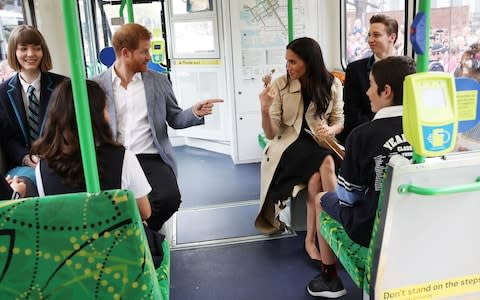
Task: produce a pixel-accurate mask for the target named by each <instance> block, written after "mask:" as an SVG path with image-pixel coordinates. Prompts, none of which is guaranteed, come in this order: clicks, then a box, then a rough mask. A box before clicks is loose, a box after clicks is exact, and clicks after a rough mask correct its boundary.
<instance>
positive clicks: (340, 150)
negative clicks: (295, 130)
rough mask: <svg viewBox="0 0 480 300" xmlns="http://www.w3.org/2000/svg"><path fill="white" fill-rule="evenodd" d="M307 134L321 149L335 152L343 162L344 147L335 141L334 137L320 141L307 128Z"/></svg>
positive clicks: (327, 137)
mask: <svg viewBox="0 0 480 300" xmlns="http://www.w3.org/2000/svg"><path fill="white" fill-rule="evenodd" d="M305 132H306V133H308V134H309V135H311V136H312V137H313V139H314V140H315V141H316V142H317V144H318V145H319V146H320V147H322V148H325V149H329V150H331V151H333V153H335V155H336V156H337V157H338V158H339V159H341V160H343V159H344V158H345V148H344V147H343V146H342V145H340V144H339V143H338V142H337V141H336V140H335V138H332V137H330V136H328V135H327V136H326V137H325V138H323V139H322V140H320V139H319V138H318V137H317V136H316V135H315V134H314V133H313V132H312V131H310V130H309V129H307V128H305Z"/></svg>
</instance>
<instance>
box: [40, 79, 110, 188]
mask: <svg viewBox="0 0 480 300" xmlns="http://www.w3.org/2000/svg"><path fill="white" fill-rule="evenodd" d="M86 85H87V93H88V103H89V106H90V118H91V125H92V132H93V138H94V141H95V146H100V145H105V144H115V142H114V141H113V138H112V131H111V129H110V125H109V123H108V120H107V117H106V116H107V114H106V96H105V92H104V91H103V89H102V88H101V87H100V86H99V85H98V83H96V82H94V81H91V80H87V82H86ZM31 153H32V154H38V155H39V156H40V157H41V158H42V159H47V160H48V163H49V166H50V167H51V168H52V169H54V170H55V171H56V172H58V173H59V175H61V176H62V177H64V178H65V179H66V182H68V183H71V184H72V183H75V184H72V185H77V184H79V183H82V182H83V169H82V163H81V153H80V142H79V138H78V127H77V118H76V115H75V105H74V100H73V92H72V82H71V81H70V80H69V79H67V80H65V81H63V82H62V83H60V84H59V85H58V86H57V87H56V88H55V90H54V91H53V94H52V97H51V99H50V104H49V108H48V112H47V121H46V123H45V129H44V134H43V136H42V137H40V138H39V139H38V140H37V141H35V143H34V144H33V145H32V149H31Z"/></svg>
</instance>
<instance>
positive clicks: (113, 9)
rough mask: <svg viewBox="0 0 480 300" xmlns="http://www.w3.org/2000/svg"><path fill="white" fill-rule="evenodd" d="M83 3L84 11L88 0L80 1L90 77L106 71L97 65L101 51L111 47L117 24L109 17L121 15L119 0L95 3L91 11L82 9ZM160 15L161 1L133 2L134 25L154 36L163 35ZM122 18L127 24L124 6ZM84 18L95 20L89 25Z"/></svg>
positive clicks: (126, 13)
mask: <svg viewBox="0 0 480 300" xmlns="http://www.w3.org/2000/svg"><path fill="white" fill-rule="evenodd" d="M82 2H85V8H87V7H88V5H87V4H86V2H91V1H90V0H88V1H87V0H80V1H79V5H80V8H81V9H80V17H81V23H82V24H81V27H82V32H83V43H84V49H85V60H86V64H87V74H88V76H89V77H91V76H93V75H95V74H98V73H99V72H101V71H102V69H103V68H105V67H104V66H101V65H98V63H97V56H98V52H99V51H100V50H102V49H103V48H105V47H108V46H111V38H112V34H113V33H114V32H115V30H116V29H117V27H118V25H112V18H118V17H119V16H120V1H117V2H107V1H96V4H97V5H96V7H94V8H90V9H91V12H90V11H89V10H88V9H85V10H83V9H82V8H83V6H82ZM161 12H162V6H161V2H160V1H155V0H154V1H151V2H149V3H140V2H139V3H135V1H134V5H133V14H134V18H135V23H138V24H141V25H143V26H145V27H146V28H148V30H150V32H152V35H153V37H161V35H162V24H161ZM89 14H90V15H89ZM85 16H86V17H85ZM93 16H95V17H93ZM123 16H124V22H125V23H126V22H127V21H128V17H127V16H128V12H127V7H126V6H125V7H124V11H123ZM85 18H86V19H88V20H91V19H93V18H94V19H95V22H94V23H93V24H91V22H85V21H84V20H85ZM85 30H87V31H88V30H91V31H92V32H91V33H90V34H88V33H87V31H85Z"/></svg>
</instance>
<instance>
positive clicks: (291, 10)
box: [288, 0, 293, 43]
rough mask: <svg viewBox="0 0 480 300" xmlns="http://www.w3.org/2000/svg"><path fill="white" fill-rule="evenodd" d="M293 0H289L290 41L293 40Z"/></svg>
mask: <svg viewBox="0 0 480 300" xmlns="http://www.w3.org/2000/svg"><path fill="white" fill-rule="evenodd" d="M292 2H293V0H288V42H289V43H290V42H291V41H293V3H292Z"/></svg>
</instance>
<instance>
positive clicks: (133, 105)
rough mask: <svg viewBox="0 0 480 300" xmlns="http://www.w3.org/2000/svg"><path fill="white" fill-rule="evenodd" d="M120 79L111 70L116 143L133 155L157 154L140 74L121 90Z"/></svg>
mask: <svg viewBox="0 0 480 300" xmlns="http://www.w3.org/2000/svg"><path fill="white" fill-rule="evenodd" d="M120 83H121V79H120V77H118V75H117V73H116V72H115V68H112V88H113V101H114V103H115V110H116V114H117V132H116V136H117V141H118V142H120V143H122V144H123V145H124V146H125V148H127V149H128V150H130V151H132V152H133V153H134V154H140V153H144V154H146V153H150V154H152V153H158V151H157V149H156V148H155V145H154V143H153V137H152V132H151V129H150V124H149V123H148V114H147V98H146V96H145V86H144V83H143V80H142V74H141V73H136V74H135V75H133V78H132V81H131V82H130V83H129V84H128V85H127V88H126V89H125V88H123V87H122V86H121V85H120ZM114 134H115V133H114Z"/></svg>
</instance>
